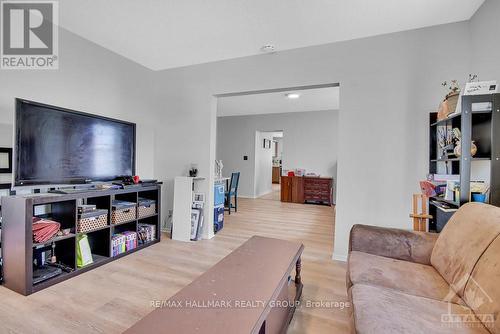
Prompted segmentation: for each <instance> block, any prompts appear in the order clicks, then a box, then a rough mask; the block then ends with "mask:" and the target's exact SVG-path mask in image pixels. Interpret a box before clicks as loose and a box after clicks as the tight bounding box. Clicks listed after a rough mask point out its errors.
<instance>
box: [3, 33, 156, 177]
mask: <svg viewBox="0 0 500 334" xmlns="http://www.w3.org/2000/svg"><path fill="white" fill-rule="evenodd" d="M59 38H60V42H59V47H60V68H59V70H53V71H52V70H50V71H49V70H39V71H31V70H10V71H5V70H4V71H1V72H0V123H3V124H9V125H10V124H12V123H13V118H14V99H15V98H16V97H20V98H25V99H29V100H34V101H38V102H43V103H48V104H52V105H57V106H61V107H66V108H70V109H75V110H79V111H85V112H89V113H93V114H99V115H105V116H109V117H114V118H119V119H123V120H127V121H132V122H135V123H137V174H139V175H141V176H143V177H145V178H151V177H153V176H154V164H153V160H154V155H153V153H154V130H155V129H154V124H155V123H154V116H153V115H154V114H153V113H154V112H155V111H156V110H157V109H158V108H157V107H156V106H155V103H156V101H154V99H152V96H153V94H152V91H151V86H150V83H151V82H152V81H151V79H150V75H152V74H153V72H152V71H150V70H147V69H146V68H144V67H142V66H139V65H137V64H135V63H133V62H131V61H129V60H127V59H125V58H123V57H121V56H118V55H116V54H115V53H112V52H110V51H108V50H106V49H104V48H102V47H99V46H97V45H95V44H93V43H91V42H89V41H87V40H85V39H83V38H80V37H78V36H76V35H74V34H72V33H70V32H67V31H66V30H64V29H60V34H59Z"/></svg>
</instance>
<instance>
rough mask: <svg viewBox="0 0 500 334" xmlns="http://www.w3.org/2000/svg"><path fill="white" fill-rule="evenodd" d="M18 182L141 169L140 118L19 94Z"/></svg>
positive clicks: (93, 177) (75, 179)
mask: <svg viewBox="0 0 500 334" xmlns="http://www.w3.org/2000/svg"><path fill="white" fill-rule="evenodd" d="M15 122H16V125H15V127H16V129H15V131H16V134H15V138H16V139H15V152H14V154H15V164H14V170H15V171H14V175H15V180H14V182H15V185H16V186H26V185H41V184H81V183H85V182H89V181H107V180H112V179H114V178H115V177H117V176H121V175H134V174H135V124H133V123H128V122H123V121H119V120H115V119H110V118H105V117H100V116H96V115H90V114H85V113H81V112H77V111H73V110H68V109H63V108H58V107H54V106H49V105H44V104H40V103H36V102H32V101H26V100H21V99H16V117H15Z"/></svg>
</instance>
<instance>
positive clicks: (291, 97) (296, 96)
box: [285, 93, 300, 99]
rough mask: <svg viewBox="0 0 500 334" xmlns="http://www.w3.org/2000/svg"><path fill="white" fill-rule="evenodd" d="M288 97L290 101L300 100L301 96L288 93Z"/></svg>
mask: <svg viewBox="0 0 500 334" xmlns="http://www.w3.org/2000/svg"><path fill="white" fill-rule="evenodd" d="M285 96H286V97H288V98H289V99H298V98H299V97H300V94H297V93H287V94H285Z"/></svg>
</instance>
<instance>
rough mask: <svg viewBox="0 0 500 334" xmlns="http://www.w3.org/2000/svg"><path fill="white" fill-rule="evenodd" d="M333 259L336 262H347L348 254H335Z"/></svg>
mask: <svg viewBox="0 0 500 334" xmlns="http://www.w3.org/2000/svg"><path fill="white" fill-rule="evenodd" d="M332 259H333V260H335V261H341V262H347V254H333V255H332Z"/></svg>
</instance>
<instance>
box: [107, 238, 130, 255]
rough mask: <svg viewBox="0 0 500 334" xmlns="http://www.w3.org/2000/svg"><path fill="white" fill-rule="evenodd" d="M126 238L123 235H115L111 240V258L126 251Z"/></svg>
mask: <svg viewBox="0 0 500 334" xmlns="http://www.w3.org/2000/svg"><path fill="white" fill-rule="evenodd" d="M126 243H127V237H126V236H124V235H123V234H115V235H113V237H112V238H111V256H112V257H115V256H118V255H120V254H122V253H125V252H126V251H127V248H126Z"/></svg>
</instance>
